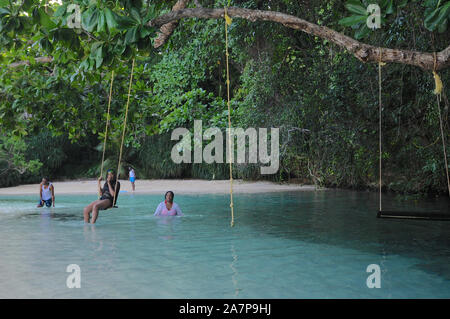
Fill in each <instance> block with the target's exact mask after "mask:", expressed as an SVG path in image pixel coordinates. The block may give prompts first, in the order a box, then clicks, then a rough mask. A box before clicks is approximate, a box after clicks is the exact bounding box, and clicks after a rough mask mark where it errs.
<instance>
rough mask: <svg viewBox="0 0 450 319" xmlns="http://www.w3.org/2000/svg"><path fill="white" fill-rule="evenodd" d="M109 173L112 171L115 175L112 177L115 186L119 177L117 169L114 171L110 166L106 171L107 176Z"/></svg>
mask: <svg viewBox="0 0 450 319" xmlns="http://www.w3.org/2000/svg"><path fill="white" fill-rule="evenodd" d="M108 173H111V174H113V175H114V178H113V179H112V181H111V182H112V183H113V184H114V187H115V184H116V179H117V175H116V171H114V170H113V169H112V168H110V169H109V170H107V171H106V176H107V177H108Z"/></svg>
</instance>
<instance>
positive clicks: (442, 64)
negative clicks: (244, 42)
mask: <svg viewBox="0 0 450 319" xmlns="http://www.w3.org/2000/svg"><path fill="white" fill-rule="evenodd" d="M174 8H175V7H174ZM228 15H229V16H230V17H232V18H242V19H246V20H249V21H251V22H255V21H258V20H262V21H272V22H277V23H281V24H282V25H284V26H286V27H288V28H292V29H295V30H300V31H303V32H306V33H308V34H311V35H314V36H318V37H320V38H322V39H327V40H328V41H330V42H332V43H335V44H336V45H338V46H340V47H342V48H345V49H347V50H348V51H349V52H350V53H352V54H353V55H354V56H355V57H356V58H357V59H359V60H360V61H362V62H364V63H366V62H378V61H379V58H380V50H381V60H382V61H383V62H388V63H401V64H408V65H414V66H418V67H420V68H422V69H424V70H433V69H434V55H433V53H427V52H416V51H409V50H397V49H390V48H379V47H375V46H372V45H368V44H365V43H361V42H358V41H356V40H355V39H353V38H350V37H348V36H346V35H344V34H342V33H339V32H337V31H334V30H332V29H330V28H327V27H325V26H318V25H316V24H314V23H311V22H308V21H306V20H303V19H300V18H298V17H295V16H292V15H289V14H285V13H281V12H275V11H263V10H251V9H243V8H236V7H230V8H228ZM223 16H224V9H209V8H195V9H190V8H188V9H181V10H177V11H172V12H169V13H166V14H164V15H162V16H160V17H158V18H155V19H153V20H151V21H150V22H149V23H148V25H149V26H156V27H159V26H164V25H166V24H168V23H173V22H175V21H178V20H180V19H182V18H201V19H223ZM172 31H173V29H171V32H172ZM171 32H170V33H169V36H170V34H171ZM167 38H168V36H167V37H166V38H165V39H167ZM155 47H156V44H155ZM449 57H450V46H448V47H447V48H446V49H444V50H442V51H441V52H438V53H436V70H443V69H446V68H448V67H449V65H450V58H449Z"/></svg>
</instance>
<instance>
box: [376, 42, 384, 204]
mask: <svg viewBox="0 0 450 319" xmlns="http://www.w3.org/2000/svg"><path fill="white" fill-rule="evenodd" d="M381 50H382V49H381V48H380V56H379V58H378V102H379V110H378V113H379V114H378V117H379V120H378V135H379V140H378V145H379V157H380V159H379V172H378V174H379V182H378V184H379V188H380V189H379V198H380V205H379V206H380V207H379V211H380V212H381V157H382V153H381V114H382V103H381V67H382V66H383V65H386V63H384V62H382V60H381V53H382V52H381Z"/></svg>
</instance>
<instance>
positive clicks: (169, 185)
mask: <svg viewBox="0 0 450 319" xmlns="http://www.w3.org/2000/svg"><path fill="white" fill-rule="evenodd" d="M120 183H121V189H120V190H121V191H125V192H132V189H131V183H130V182H129V181H128V180H120ZM53 185H54V187H55V194H96V193H97V181H96V180H75V181H64V182H53ZM135 185H136V190H135V192H134V193H136V194H161V193H165V192H166V191H168V190H172V191H173V192H175V193H176V194H227V193H229V192H230V181H229V180H213V181H208V180H196V179H189V180H186V179H185V180H179V179H166V180H161V179H160V180H137V181H136V184H135ZM38 190H39V185H38V184H27V185H20V186H15V187H6V188H0V195H29V194H37V193H38ZM314 190H316V188H315V187H314V185H301V184H284V183H283V184H280V183H272V182H260V181H259V182H247V181H242V180H234V181H233V193H267V192H286V191H314Z"/></svg>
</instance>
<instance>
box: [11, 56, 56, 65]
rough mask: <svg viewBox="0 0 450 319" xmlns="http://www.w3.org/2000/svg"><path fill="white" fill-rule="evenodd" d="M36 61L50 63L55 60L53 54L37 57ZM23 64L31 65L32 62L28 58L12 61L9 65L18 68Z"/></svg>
mask: <svg viewBox="0 0 450 319" xmlns="http://www.w3.org/2000/svg"><path fill="white" fill-rule="evenodd" d="M34 61H35V62H36V63H50V62H52V61H53V57H51V56H43V57H38V58H35V59H34ZM22 65H31V63H30V61H28V60H25V61H19V62H14V63H11V64H10V65H8V67H9V68H17V67H19V66H22Z"/></svg>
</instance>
